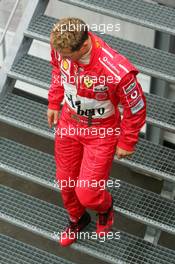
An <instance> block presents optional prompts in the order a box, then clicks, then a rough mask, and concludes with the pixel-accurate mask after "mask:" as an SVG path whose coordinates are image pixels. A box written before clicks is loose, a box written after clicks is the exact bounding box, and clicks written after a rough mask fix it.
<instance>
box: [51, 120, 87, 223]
mask: <svg viewBox="0 0 175 264" xmlns="http://www.w3.org/2000/svg"><path fill="white" fill-rule="evenodd" d="M69 125H70V124H69V123H68V122H67V121H66V120H65V119H63V118H60V120H59V122H58V125H57V130H56V135H55V161H56V180H57V182H58V185H59V187H60V191H61V196H62V200H63V205H64V208H65V209H66V210H67V211H68V214H69V217H70V220H71V221H77V220H78V219H79V218H80V217H81V216H82V215H83V214H84V212H85V208H84V207H83V205H81V203H80V202H79V199H78V198H77V195H76V192H75V186H76V181H77V178H78V176H79V170H80V167H81V161H82V156H83V146H82V144H81V143H80V142H79V141H78V140H76V136H69V135H68V133H67V132H68V126H69ZM61 129H62V132H64V133H62V132H61Z"/></svg>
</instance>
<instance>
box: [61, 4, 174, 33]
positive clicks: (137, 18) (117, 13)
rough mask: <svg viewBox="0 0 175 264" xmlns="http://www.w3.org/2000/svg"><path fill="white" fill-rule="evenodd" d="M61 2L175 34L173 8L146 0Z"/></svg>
mask: <svg viewBox="0 0 175 264" xmlns="http://www.w3.org/2000/svg"><path fill="white" fill-rule="evenodd" d="M61 2H64V3H67V4H72V5H74V6H79V7H82V8H84V9H88V10H91V11H94V12H96V13H100V14H103V15H107V16H110V17H115V18H118V19H122V20H124V21H127V22H131V23H134V24H137V25H141V26H144V27H148V28H151V29H155V30H158V31H162V32H166V33H170V34H173V35H175V28H174V25H175V10H174V9H173V8H170V7H166V6H161V5H158V4H153V3H150V2H148V1H146V0H145V1H144V0H143V1H140V0H122V1H120V0H111V1H107V0H105V1H98V0H61Z"/></svg>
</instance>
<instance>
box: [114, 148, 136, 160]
mask: <svg viewBox="0 0 175 264" xmlns="http://www.w3.org/2000/svg"><path fill="white" fill-rule="evenodd" d="M133 153H134V151H127V150H124V149H121V148H119V147H117V149H116V155H117V158H118V159H122V158H126V157H128V156H131V155H132V154H133Z"/></svg>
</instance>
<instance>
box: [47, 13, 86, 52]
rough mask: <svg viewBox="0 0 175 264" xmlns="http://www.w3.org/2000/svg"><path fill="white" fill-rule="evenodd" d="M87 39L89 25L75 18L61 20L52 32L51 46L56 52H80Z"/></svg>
mask: <svg viewBox="0 0 175 264" xmlns="http://www.w3.org/2000/svg"><path fill="white" fill-rule="evenodd" d="M87 39H88V26H87V24H86V23H85V22H84V21H83V20H81V19H79V18H74V17H68V18H63V19H61V20H59V21H58V22H57V23H56V24H55V25H54V27H53V29H52V32H51V44H52V45H53V48H54V49H56V50H58V49H59V50H62V49H64V48H70V49H71V51H78V50H79V49H80V48H81V47H82V45H83V43H84V42H85V41H86V40H87Z"/></svg>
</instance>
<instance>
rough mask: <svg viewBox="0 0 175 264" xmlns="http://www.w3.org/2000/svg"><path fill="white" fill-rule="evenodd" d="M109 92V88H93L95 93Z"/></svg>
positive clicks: (101, 86)
mask: <svg viewBox="0 0 175 264" xmlns="http://www.w3.org/2000/svg"><path fill="white" fill-rule="evenodd" d="M107 90H108V87H107V86H103V85H98V86H95V87H94V88H93V92H105V91H107Z"/></svg>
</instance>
